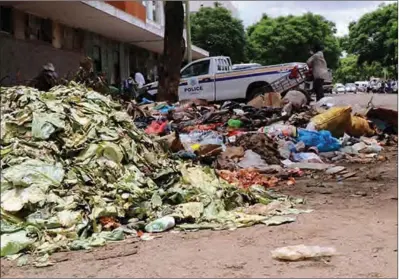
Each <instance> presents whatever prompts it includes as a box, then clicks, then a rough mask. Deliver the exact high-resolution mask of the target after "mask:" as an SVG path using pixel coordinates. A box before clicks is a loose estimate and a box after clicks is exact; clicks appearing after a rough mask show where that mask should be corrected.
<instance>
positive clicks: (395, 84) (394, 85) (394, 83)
mask: <svg viewBox="0 0 399 279" xmlns="http://www.w3.org/2000/svg"><path fill="white" fill-rule="evenodd" d="M392 90H393V93H395V94H398V82H397V81H396V80H394V81H392Z"/></svg>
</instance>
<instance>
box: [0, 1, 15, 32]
mask: <svg viewBox="0 0 399 279" xmlns="http://www.w3.org/2000/svg"><path fill="white" fill-rule="evenodd" d="M0 31H2V32H7V33H10V34H11V33H12V8H11V7H3V6H0Z"/></svg>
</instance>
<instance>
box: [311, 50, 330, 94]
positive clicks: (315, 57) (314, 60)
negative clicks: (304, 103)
mask: <svg viewBox="0 0 399 279" xmlns="http://www.w3.org/2000/svg"><path fill="white" fill-rule="evenodd" d="M323 49H324V47H323V46H322V45H320V44H316V45H315V46H314V48H313V51H311V54H312V56H311V57H310V58H309V59H308V61H306V64H308V66H309V67H310V68H312V73H313V89H314V91H315V93H316V100H317V101H318V100H320V99H322V98H323V97H324V90H323V83H324V80H325V79H326V78H327V75H328V69H327V62H326V60H325V59H324V54H323Z"/></svg>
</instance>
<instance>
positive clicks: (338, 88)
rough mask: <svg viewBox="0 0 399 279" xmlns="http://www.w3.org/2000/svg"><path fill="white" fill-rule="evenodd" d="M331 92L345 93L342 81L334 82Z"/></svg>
mask: <svg viewBox="0 0 399 279" xmlns="http://www.w3.org/2000/svg"><path fill="white" fill-rule="evenodd" d="M332 92H333V93H335V94H342V93H344V94H345V86H344V85H343V84H342V83H336V84H335V85H334V88H333V90H332Z"/></svg>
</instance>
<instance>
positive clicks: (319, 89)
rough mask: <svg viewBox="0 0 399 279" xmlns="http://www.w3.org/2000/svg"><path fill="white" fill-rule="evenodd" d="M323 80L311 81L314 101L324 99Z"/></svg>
mask: <svg viewBox="0 0 399 279" xmlns="http://www.w3.org/2000/svg"><path fill="white" fill-rule="evenodd" d="M323 83H324V79H321V78H316V79H315V80H314V81H313V90H314V92H315V93H316V101H318V100H320V99H322V98H324V90H323Z"/></svg>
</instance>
